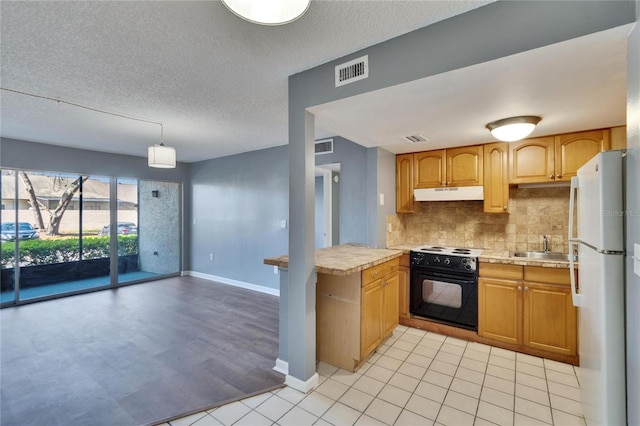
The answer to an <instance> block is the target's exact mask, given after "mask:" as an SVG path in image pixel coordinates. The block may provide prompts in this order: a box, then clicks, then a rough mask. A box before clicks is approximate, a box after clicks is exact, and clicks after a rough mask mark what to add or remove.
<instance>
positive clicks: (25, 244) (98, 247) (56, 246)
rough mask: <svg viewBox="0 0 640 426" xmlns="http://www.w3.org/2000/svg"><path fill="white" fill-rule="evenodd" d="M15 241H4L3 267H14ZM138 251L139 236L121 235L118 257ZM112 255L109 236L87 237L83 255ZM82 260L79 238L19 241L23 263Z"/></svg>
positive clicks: (22, 264)
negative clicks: (110, 253)
mask: <svg viewBox="0 0 640 426" xmlns="http://www.w3.org/2000/svg"><path fill="white" fill-rule="evenodd" d="M14 251H15V242H5V243H2V259H1V261H0V262H1V264H2V268H13V266H14V260H15V259H14V253H15V252H14ZM137 253H138V236H137V235H118V256H128V255H132V254H137ZM103 257H109V236H108V235H106V236H103V237H84V238H83V239H82V258H83V259H100V258H103ZM78 260H80V244H79V238H65V239H60V240H28V241H20V266H34V265H48V264H51V263H62V262H74V261H78Z"/></svg>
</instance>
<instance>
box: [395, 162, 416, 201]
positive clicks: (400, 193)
mask: <svg viewBox="0 0 640 426" xmlns="http://www.w3.org/2000/svg"><path fill="white" fill-rule="evenodd" d="M413 156H414V154H401V155H397V156H396V212H397V213H413V212H414V202H413Z"/></svg>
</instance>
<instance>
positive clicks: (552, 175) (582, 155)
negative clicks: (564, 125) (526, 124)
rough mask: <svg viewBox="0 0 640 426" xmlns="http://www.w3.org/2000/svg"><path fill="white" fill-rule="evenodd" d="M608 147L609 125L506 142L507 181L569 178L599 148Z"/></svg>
mask: <svg viewBox="0 0 640 426" xmlns="http://www.w3.org/2000/svg"><path fill="white" fill-rule="evenodd" d="M608 149H611V142H610V140H609V129H603V130H592V131H588V132H580V133H568V134H564V135H557V136H547V137H543V138H534V139H526V140H524V141H521V142H516V143H512V144H510V145H509V183H514V184H518V183H544V182H562V181H569V180H571V177H572V176H575V175H576V172H577V171H578V169H579V168H580V167H582V165H584V164H585V163H586V162H587V161H589V160H590V159H591V158H593V157H594V156H595V155H596V154H597V153H598V152H601V151H605V150H608Z"/></svg>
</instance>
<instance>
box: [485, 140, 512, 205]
mask: <svg viewBox="0 0 640 426" xmlns="http://www.w3.org/2000/svg"><path fill="white" fill-rule="evenodd" d="M508 158H509V144H508V143H506V142H499V143H490V144H486V145H485V146H484V212H485V213H507V212H508V211H509V164H508Z"/></svg>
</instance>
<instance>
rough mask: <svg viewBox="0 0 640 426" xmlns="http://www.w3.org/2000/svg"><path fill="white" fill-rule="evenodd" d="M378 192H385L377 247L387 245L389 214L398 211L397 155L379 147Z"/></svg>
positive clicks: (378, 228)
mask: <svg viewBox="0 0 640 426" xmlns="http://www.w3.org/2000/svg"><path fill="white" fill-rule="evenodd" d="M377 151H378V170H377V171H378V193H379V194H384V206H380V205H379V206H378V209H377V213H378V214H377V219H376V234H375V235H376V242H377V247H379V248H385V247H386V246H387V229H386V228H387V216H388V215H391V214H395V213H396V156H395V155H394V154H392V153H390V152H389V151H386V150H384V149H381V148H378V149H377ZM378 201H379V200H378Z"/></svg>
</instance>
